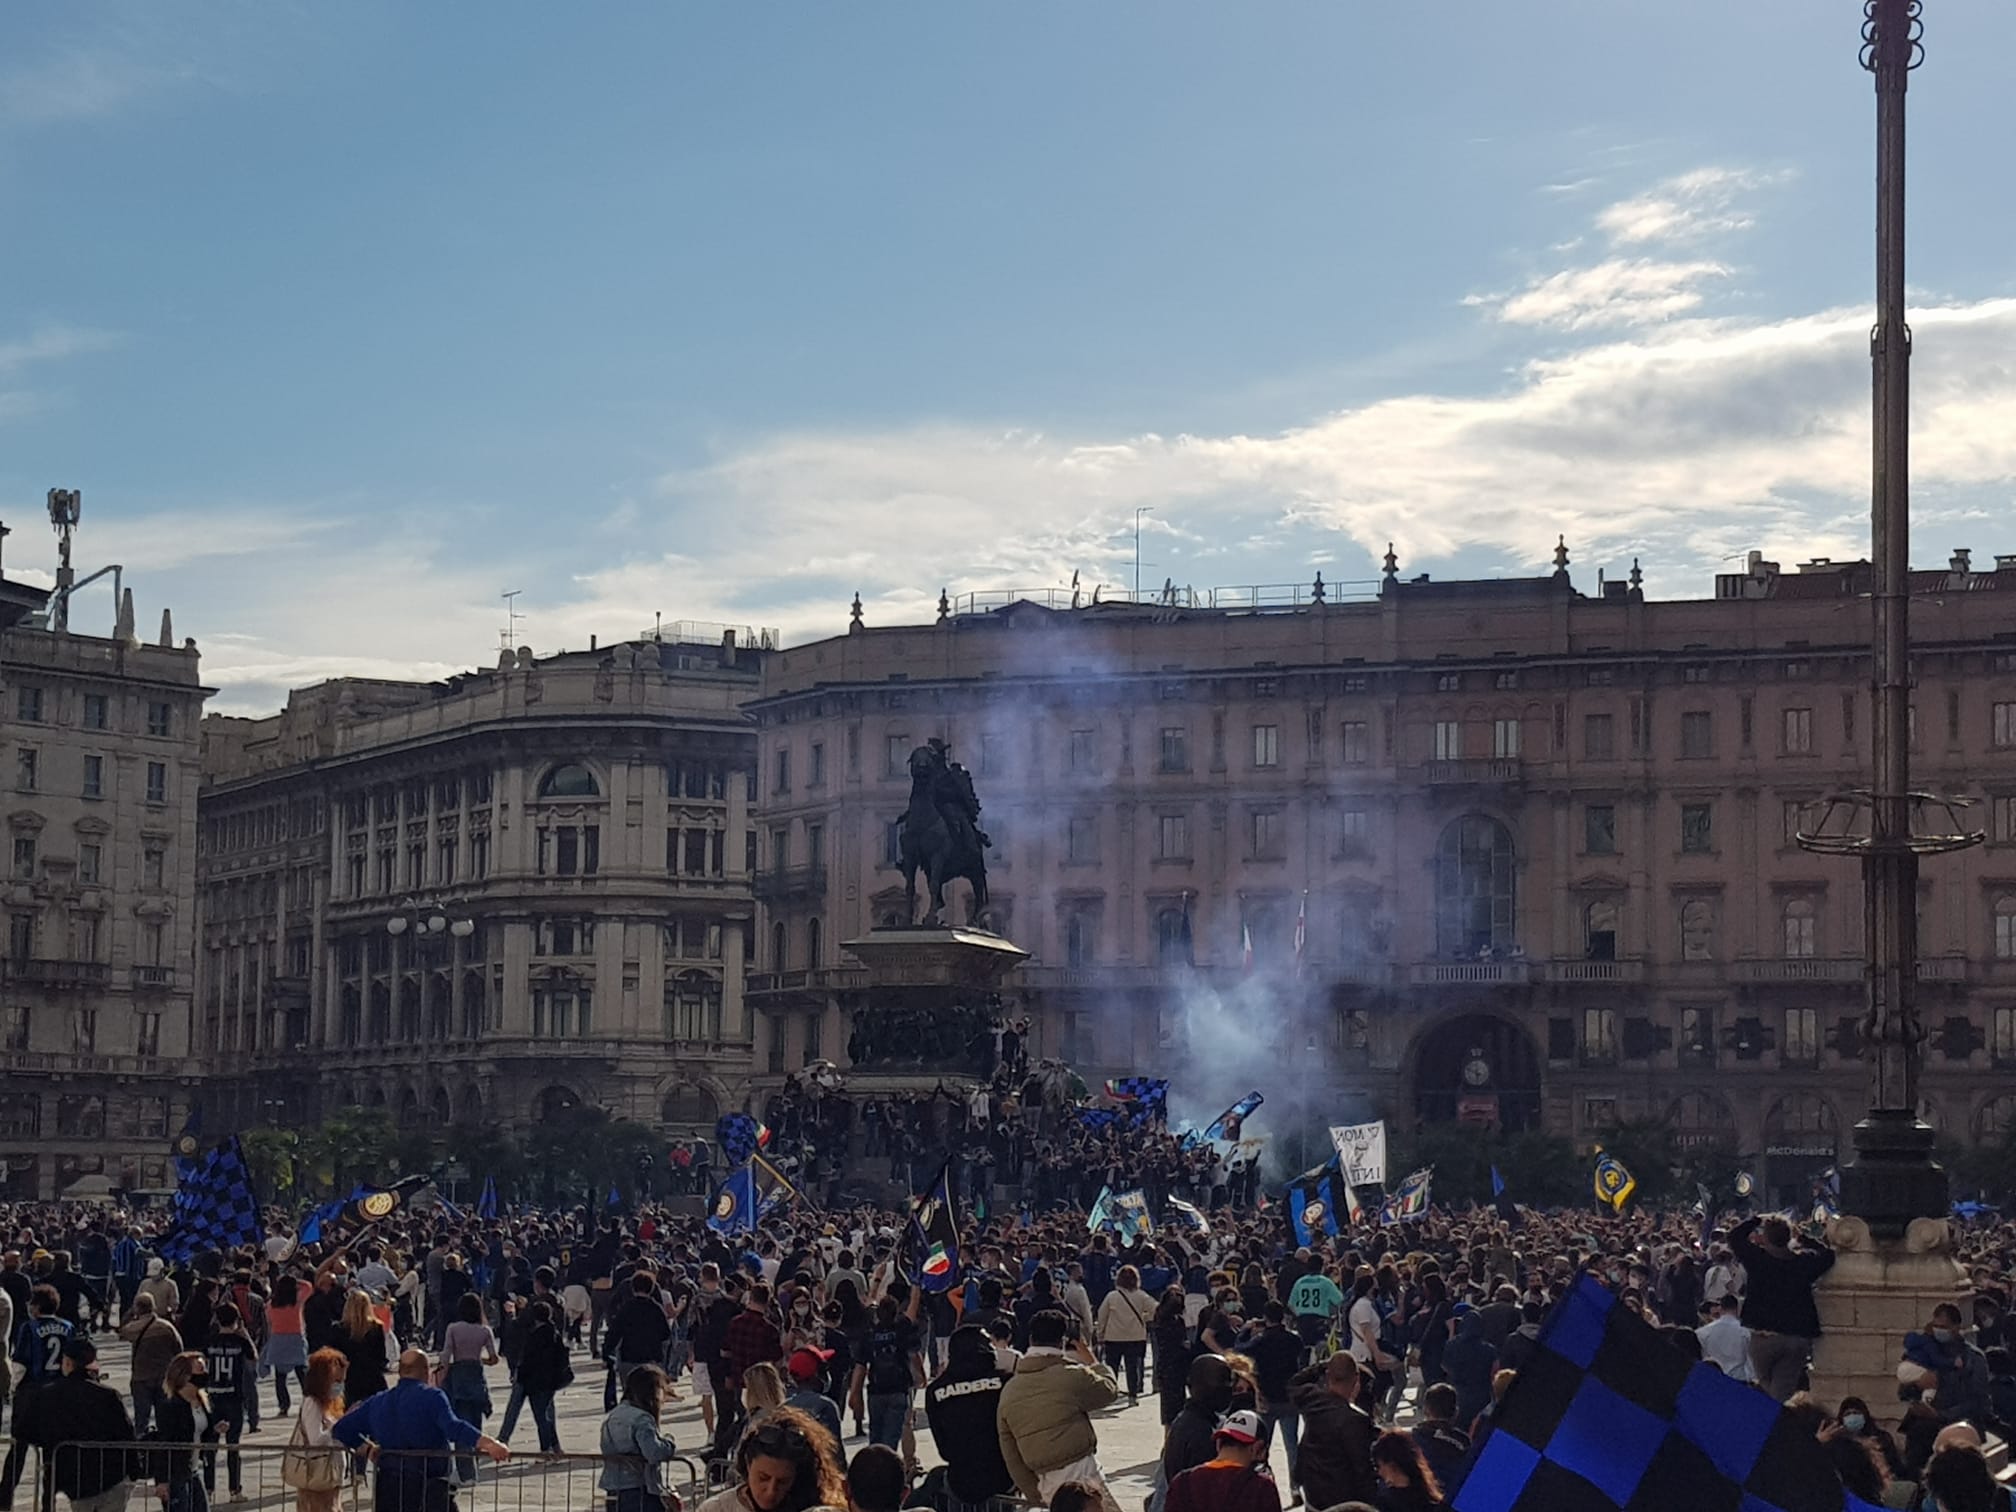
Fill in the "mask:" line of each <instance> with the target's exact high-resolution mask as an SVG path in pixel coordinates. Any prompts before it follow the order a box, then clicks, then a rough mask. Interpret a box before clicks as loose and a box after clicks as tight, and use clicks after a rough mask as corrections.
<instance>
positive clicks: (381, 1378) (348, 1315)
mask: <svg viewBox="0 0 2016 1512" xmlns="http://www.w3.org/2000/svg"><path fill="white" fill-rule="evenodd" d="M336 1347H337V1348H338V1349H340V1350H342V1351H343V1358H344V1359H346V1360H347V1361H349V1362H350V1370H349V1374H348V1377H347V1379H346V1382H345V1385H344V1391H343V1394H344V1397H345V1399H346V1400H347V1401H348V1402H349V1404H350V1405H351V1406H352V1407H355V1406H356V1405H357V1404H358V1403H359V1402H367V1401H369V1400H370V1399H371V1398H372V1397H374V1396H376V1395H378V1393H379V1392H381V1391H383V1390H384V1389H385V1386H386V1380H385V1375H386V1372H387V1370H389V1369H390V1368H391V1364H392V1358H391V1350H390V1347H389V1345H388V1343H387V1340H386V1335H385V1325H384V1324H383V1323H380V1322H379V1321H378V1313H377V1310H376V1309H375V1308H374V1307H373V1306H372V1305H371V1294H370V1293H369V1292H367V1291H366V1290H364V1288H363V1287H361V1286H360V1287H358V1288H357V1289H356V1290H355V1291H353V1292H351V1293H350V1295H349V1296H348V1297H346V1298H345V1299H344V1301H343V1322H342V1324H341V1325H340V1326H339V1327H338V1328H337V1330H336Z"/></svg>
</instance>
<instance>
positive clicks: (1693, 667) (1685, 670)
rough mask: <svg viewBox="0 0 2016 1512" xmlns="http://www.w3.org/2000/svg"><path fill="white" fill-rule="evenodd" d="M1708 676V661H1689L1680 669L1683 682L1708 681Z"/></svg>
mask: <svg viewBox="0 0 2016 1512" xmlns="http://www.w3.org/2000/svg"><path fill="white" fill-rule="evenodd" d="M1708 677H1709V672H1708V664H1707V663H1706V662H1689V663H1688V664H1687V665H1686V666H1684V667H1682V668H1681V669H1680V680H1681V681H1682V682H1690V683H1704V682H1706V681H1708Z"/></svg>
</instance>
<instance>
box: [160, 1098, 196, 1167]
mask: <svg viewBox="0 0 2016 1512" xmlns="http://www.w3.org/2000/svg"><path fill="white" fill-rule="evenodd" d="M202 1148H203V1109H202V1107H201V1105H199V1104H197V1103H191V1104H190V1105H189V1116H188V1117H187V1118H185V1119H184V1120H183V1121H182V1132H181V1133H180V1134H177V1135H176V1136H175V1143H174V1144H173V1145H171V1146H170V1147H169V1151H168V1160H169V1164H170V1165H172V1166H173V1167H174V1169H175V1179H176V1180H177V1181H187V1180H189V1179H190V1178H191V1177H193V1176H194V1175H195V1174H196V1170H197V1167H198V1166H200V1165H201V1164H202V1162H201V1161H200V1160H199V1159H197V1156H198V1154H199V1153H200V1152H201V1150H202Z"/></svg>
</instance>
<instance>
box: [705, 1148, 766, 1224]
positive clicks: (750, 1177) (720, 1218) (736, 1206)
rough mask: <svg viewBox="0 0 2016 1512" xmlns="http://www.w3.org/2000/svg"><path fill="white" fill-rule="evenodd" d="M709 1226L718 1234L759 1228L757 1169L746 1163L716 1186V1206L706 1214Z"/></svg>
mask: <svg viewBox="0 0 2016 1512" xmlns="http://www.w3.org/2000/svg"><path fill="white" fill-rule="evenodd" d="M707 1227H709V1228H710V1229H712V1230H714V1232H715V1233H717V1234H752V1233H754V1232H755V1231H756V1172H755V1170H754V1169H753V1168H751V1167H750V1166H748V1165H746V1164H744V1165H739V1166H737V1167H736V1168H735V1169H734V1170H732V1171H730V1172H729V1173H728V1179H727V1180H726V1181H724V1182H722V1183H721V1185H720V1186H718V1187H717V1188H715V1190H714V1206H713V1208H712V1210H711V1211H710V1212H709V1213H708V1214H707Z"/></svg>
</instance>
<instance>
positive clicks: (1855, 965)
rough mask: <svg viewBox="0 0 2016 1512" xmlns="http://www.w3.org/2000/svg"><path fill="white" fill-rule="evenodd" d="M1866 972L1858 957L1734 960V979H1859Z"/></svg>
mask: <svg viewBox="0 0 2016 1512" xmlns="http://www.w3.org/2000/svg"><path fill="white" fill-rule="evenodd" d="M1863 971H1864V966H1863V962H1862V961H1861V959H1860V958H1859V957H1852V958H1849V959H1845V960H1844V959H1835V958H1831V957H1827V956H1792V957H1787V958H1786V959H1783V960H1770V961H1731V962H1730V963H1729V980H1730V981H1732V982H1859V981H1861V980H1862V975H1863Z"/></svg>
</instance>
